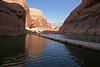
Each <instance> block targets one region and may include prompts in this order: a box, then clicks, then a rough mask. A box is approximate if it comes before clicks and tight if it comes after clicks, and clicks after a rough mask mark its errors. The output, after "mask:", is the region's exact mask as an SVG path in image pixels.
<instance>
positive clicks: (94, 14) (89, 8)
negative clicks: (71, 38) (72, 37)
mask: <svg viewBox="0 0 100 67" xmlns="http://www.w3.org/2000/svg"><path fill="white" fill-rule="evenodd" d="M60 31H61V32H64V33H67V34H87V35H100V0H82V3H81V4H80V5H79V6H78V7H77V8H76V9H74V10H73V11H72V12H71V14H70V15H69V16H68V18H67V19H66V20H65V22H64V24H63V25H62V27H61V28H60Z"/></svg>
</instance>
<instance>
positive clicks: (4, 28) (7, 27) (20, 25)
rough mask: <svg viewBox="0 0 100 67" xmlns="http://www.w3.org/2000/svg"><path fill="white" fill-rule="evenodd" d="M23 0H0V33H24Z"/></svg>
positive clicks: (10, 34) (7, 34)
mask: <svg viewBox="0 0 100 67" xmlns="http://www.w3.org/2000/svg"><path fill="white" fill-rule="evenodd" d="M25 4H26V2H25V0H3V1H2V0H1V1H0V35H6V36H17V35H23V34H25V33H26V32H25V31H26V30H25V22H26V21H25V20H26V12H25V9H27V7H26V5H25Z"/></svg>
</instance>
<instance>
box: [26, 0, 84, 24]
mask: <svg viewBox="0 0 100 67" xmlns="http://www.w3.org/2000/svg"><path fill="white" fill-rule="evenodd" d="M81 1H82V0H26V2H27V5H28V7H29V8H36V9H39V10H41V11H42V12H43V14H44V16H45V17H46V18H47V20H48V22H50V23H57V22H64V21H65V19H66V18H67V17H68V15H69V14H70V13H71V12H72V10H74V9H75V8H76V7H77V6H78V5H79V4H80V3H81Z"/></svg>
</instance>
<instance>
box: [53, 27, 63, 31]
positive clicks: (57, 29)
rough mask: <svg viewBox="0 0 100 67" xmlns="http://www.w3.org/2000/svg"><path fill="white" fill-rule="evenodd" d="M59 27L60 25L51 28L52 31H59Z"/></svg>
mask: <svg viewBox="0 0 100 67" xmlns="http://www.w3.org/2000/svg"><path fill="white" fill-rule="evenodd" d="M60 27H61V26H57V27H55V28H54V29H53V31H59V29H60Z"/></svg>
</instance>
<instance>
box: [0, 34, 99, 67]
mask: <svg viewBox="0 0 100 67" xmlns="http://www.w3.org/2000/svg"><path fill="white" fill-rule="evenodd" d="M0 67H100V54H99V53H96V52H94V51H90V50H87V49H83V48H79V47H76V46H72V45H68V44H67V45H65V44H62V43H59V42H56V41H52V40H48V39H45V38H42V37H38V36H35V35H32V34H27V36H18V37H0Z"/></svg>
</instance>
